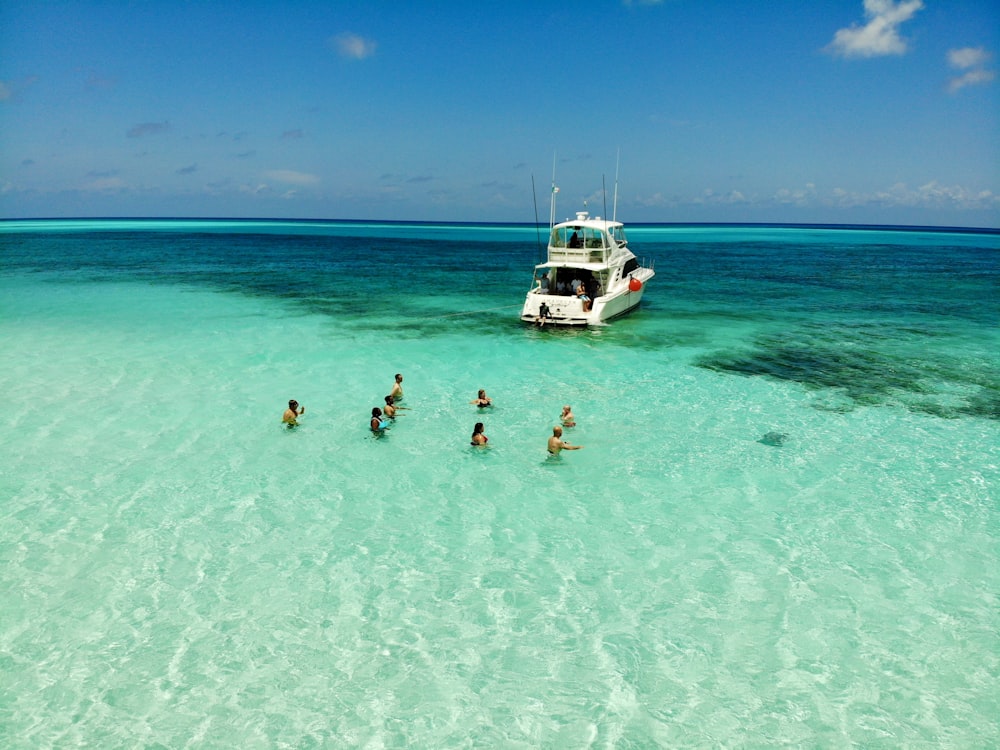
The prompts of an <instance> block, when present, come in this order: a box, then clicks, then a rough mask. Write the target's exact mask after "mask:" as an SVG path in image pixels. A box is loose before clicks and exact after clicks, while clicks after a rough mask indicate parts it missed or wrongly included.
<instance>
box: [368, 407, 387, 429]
mask: <svg viewBox="0 0 1000 750" xmlns="http://www.w3.org/2000/svg"><path fill="white" fill-rule="evenodd" d="M388 426H389V420H388V419H384V418H383V417H382V410H381V409H379V408H378V407H377V406H376V407H375V408H374V409H372V421H371V428H372V432H374V433H375V434H376V435H382V434H384V432H385V428H386V427H388Z"/></svg>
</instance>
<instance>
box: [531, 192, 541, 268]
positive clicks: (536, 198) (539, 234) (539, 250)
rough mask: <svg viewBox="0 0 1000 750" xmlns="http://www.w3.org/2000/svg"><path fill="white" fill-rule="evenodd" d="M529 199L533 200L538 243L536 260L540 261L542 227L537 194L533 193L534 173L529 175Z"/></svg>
mask: <svg viewBox="0 0 1000 750" xmlns="http://www.w3.org/2000/svg"><path fill="white" fill-rule="evenodd" d="M531 199H532V200H533V201H534V202H535V240H536V241H537V243H538V262H539V263H541V262H542V228H541V227H540V226H538V196H537V195H535V175H531Z"/></svg>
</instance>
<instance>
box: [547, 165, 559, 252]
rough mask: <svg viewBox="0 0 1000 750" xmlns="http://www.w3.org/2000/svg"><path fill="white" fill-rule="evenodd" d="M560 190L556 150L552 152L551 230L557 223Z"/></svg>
mask: <svg viewBox="0 0 1000 750" xmlns="http://www.w3.org/2000/svg"><path fill="white" fill-rule="evenodd" d="M558 192H559V188H557V187H556V152H555V151H553V152H552V197H551V198H550V199H549V231H550V232H551V231H552V227H554V226H555V225H556V193H558Z"/></svg>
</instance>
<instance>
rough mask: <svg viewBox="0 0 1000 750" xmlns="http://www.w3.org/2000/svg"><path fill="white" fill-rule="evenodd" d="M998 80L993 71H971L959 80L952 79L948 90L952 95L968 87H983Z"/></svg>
mask: <svg viewBox="0 0 1000 750" xmlns="http://www.w3.org/2000/svg"><path fill="white" fill-rule="evenodd" d="M994 78H996V73H994V72H993V71H992V70H970V71H969V72H968V73H966V74H964V75H960V76H959V77H958V78H952V79H951V81H950V82H949V84H948V90H949V91H951V92H952V93H954V92H956V91H958V90H959V89H964V88H965V87H966V86H981V85H983V84H986V83H989V82H990V81H992V80H993V79H994Z"/></svg>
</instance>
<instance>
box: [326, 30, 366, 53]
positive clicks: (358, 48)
mask: <svg viewBox="0 0 1000 750" xmlns="http://www.w3.org/2000/svg"><path fill="white" fill-rule="evenodd" d="M330 44H331V46H332V47H333V48H334V49H335V50H337V52H338V53H339V54H340V56H341V57H349V58H351V59H352V60H364V59H365V58H366V57H371V56H372V55H374V54H375V48H376V47H377V45H376V44H375V42H373V41H372V40H371V39H365V38H364V37H362V36H358V35H357V34H352V33H350V32H347V31H345V32H344V33H342V34H337V35H336V36H335V37H332V38H331V39H330Z"/></svg>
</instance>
